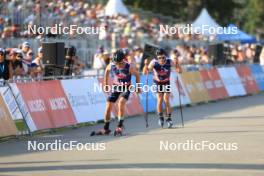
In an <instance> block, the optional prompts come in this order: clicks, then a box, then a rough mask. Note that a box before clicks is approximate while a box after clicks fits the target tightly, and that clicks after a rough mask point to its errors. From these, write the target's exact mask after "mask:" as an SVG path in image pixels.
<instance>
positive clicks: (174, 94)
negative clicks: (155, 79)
mask: <svg viewBox="0 0 264 176" xmlns="http://www.w3.org/2000/svg"><path fill="white" fill-rule="evenodd" d="M177 76H178V81H179V82H177ZM170 82H171V95H170V103H171V106H172V107H175V106H179V105H180V99H179V98H181V104H182V105H186V104H190V98H189V95H188V92H187V89H186V87H185V85H184V83H183V81H182V78H181V75H179V74H177V73H176V72H172V73H171V78H170ZM179 93H180V94H179ZM179 95H180V97H179Z"/></svg>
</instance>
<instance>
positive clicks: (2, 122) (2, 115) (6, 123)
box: [0, 95, 18, 137]
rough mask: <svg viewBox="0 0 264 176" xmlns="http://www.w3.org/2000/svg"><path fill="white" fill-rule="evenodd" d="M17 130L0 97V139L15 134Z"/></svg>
mask: <svg viewBox="0 0 264 176" xmlns="http://www.w3.org/2000/svg"><path fill="white" fill-rule="evenodd" d="M17 132H18V131H17V129H16V125H15V123H14V121H13V120H12V117H11V114H10V113H9V110H8V108H7V106H6V104H5V102H4V99H3V97H2V96H1V95H0V137H5V136H11V135H16V134H17Z"/></svg>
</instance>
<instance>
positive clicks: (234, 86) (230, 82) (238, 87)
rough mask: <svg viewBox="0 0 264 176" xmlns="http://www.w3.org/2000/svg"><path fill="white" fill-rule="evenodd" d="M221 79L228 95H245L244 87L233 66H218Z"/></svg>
mask: <svg viewBox="0 0 264 176" xmlns="http://www.w3.org/2000/svg"><path fill="white" fill-rule="evenodd" d="M218 72H219V74H220V77H221V79H222V80H223V83H224V85H225V88H226V90H227V93H228V95H229V96H230V97H232V96H241V95H246V91H245V88H244V86H243V84H242V82H241V80H240V77H239V75H238V73H237V71H236V68H234V67H226V68H218Z"/></svg>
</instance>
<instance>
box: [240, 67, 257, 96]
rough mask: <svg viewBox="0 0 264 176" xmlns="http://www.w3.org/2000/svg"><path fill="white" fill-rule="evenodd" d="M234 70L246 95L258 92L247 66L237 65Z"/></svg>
mask: <svg viewBox="0 0 264 176" xmlns="http://www.w3.org/2000/svg"><path fill="white" fill-rule="evenodd" d="M236 70H237V73H238V75H239V77H240V78H241V81H242V84H243V86H244V87H245V90H246V91H247V93H255V92H258V91H259V89H258V86H257V83H256V81H255V78H254V77H253V75H252V74H251V71H250V68H249V67H248V66H246V65H239V66H237V67H236Z"/></svg>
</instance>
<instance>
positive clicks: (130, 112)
mask: <svg viewBox="0 0 264 176" xmlns="http://www.w3.org/2000/svg"><path fill="white" fill-rule="evenodd" d="M98 81H99V83H101V84H103V78H98ZM112 83H113V80H112V78H111V77H109V85H112ZM105 95H106V96H107V97H108V93H105ZM125 106H126V108H125V109H126V110H125V115H126V116H134V115H138V114H143V113H144V110H143V107H142V106H141V104H140V100H139V96H138V95H137V93H136V92H131V93H130V96H129V99H128V101H127V102H126V105H125ZM131 107H133V108H131ZM112 113H113V115H114V116H115V117H117V114H118V101H117V102H116V103H115V106H114V107H113V109H112Z"/></svg>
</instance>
